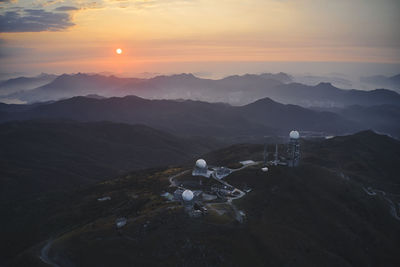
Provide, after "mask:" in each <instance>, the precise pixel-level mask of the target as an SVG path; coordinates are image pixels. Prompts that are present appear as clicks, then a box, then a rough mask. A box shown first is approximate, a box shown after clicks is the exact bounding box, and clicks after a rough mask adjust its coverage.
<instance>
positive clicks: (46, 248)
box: [39, 239, 60, 267]
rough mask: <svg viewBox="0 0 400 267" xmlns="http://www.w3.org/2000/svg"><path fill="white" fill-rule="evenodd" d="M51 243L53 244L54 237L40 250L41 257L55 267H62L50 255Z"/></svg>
mask: <svg viewBox="0 0 400 267" xmlns="http://www.w3.org/2000/svg"><path fill="white" fill-rule="evenodd" d="M51 245H53V239H49V241H47V243H46V244H45V245H44V247H43V248H42V250H41V251H40V257H39V258H40V259H41V260H42V261H43V262H44V263H46V264H48V265H51V266H53V267H60V265H58V264H57V263H55V262H54V261H53V260H52V259H51V258H50V257H49V251H50V248H51Z"/></svg>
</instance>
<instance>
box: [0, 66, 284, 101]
mask: <svg viewBox="0 0 400 267" xmlns="http://www.w3.org/2000/svg"><path fill="white" fill-rule="evenodd" d="M290 79H291V78H290V77H289V76H288V75H287V74H284V73H278V74H268V73H266V74H260V75H250V74H246V75H243V76H238V75H235V76H229V77H226V78H224V79H220V80H210V79H201V78H197V77H195V76H194V75H192V74H185V73H183V74H178V75H171V76H157V77H154V78H149V79H137V78H118V77H115V76H102V75H97V74H82V73H78V74H73V75H68V74H63V75H61V76H59V77H58V78H57V79H55V80H54V81H53V82H51V83H49V84H46V85H44V86H41V87H38V88H36V89H35V90H33V91H25V92H17V93H15V94H11V95H8V96H7V97H8V98H16V99H20V100H23V101H28V102H37V101H48V100H58V99H62V98H70V97H73V96H82V95H88V94H98V95H102V96H106V97H111V96H126V95H133V94H134V95H138V96H141V97H145V98H157V99H180V98H183V99H192V100H203V101H209V102H229V103H233V104H243V103H249V102H252V101H254V100H256V99H259V98H260V97H265V96H266V95H265V93H264V92H265V90H267V89H268V88H272V87H274V86H276V85H280V84H282V83H283V82H288V81H290Z"/></svg>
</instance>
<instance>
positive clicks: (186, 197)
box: [182, 190, 193, 201]
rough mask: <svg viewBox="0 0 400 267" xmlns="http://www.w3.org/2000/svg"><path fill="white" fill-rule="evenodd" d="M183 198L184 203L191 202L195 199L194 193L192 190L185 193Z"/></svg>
mask: <svg viewBox="0 0 400 267" xmlns="http://www.w3.org/2000/svg"><path fill="white" fill-rule="evenodd" d="M182 198H183V200H184V201H191V200H192V199H193V192H192V191H191V190H185V191H183V193H182Z"/></svg>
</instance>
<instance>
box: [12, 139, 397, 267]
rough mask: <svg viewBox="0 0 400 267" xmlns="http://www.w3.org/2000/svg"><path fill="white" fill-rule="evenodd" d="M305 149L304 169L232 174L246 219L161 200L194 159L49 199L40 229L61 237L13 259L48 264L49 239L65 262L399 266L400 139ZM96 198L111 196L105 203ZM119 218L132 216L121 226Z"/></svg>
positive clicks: (221, 158) (233, 155)
mask: <svg viewBox="0 0 400 267" xmlns="http://www.w3.org/2000/svg"><path fill="white" fill-rule="evenodd" d="M301 147H302V151H303V156H302V157H303V159H302V164H301V166H299V167H298V168H287V167H284V166H276V167H274V166H271V167H270V171H269V172H268V173H264V172H261V170H260V166H257V165H255V166H253V167H248V168H246V169H244V170H242V171H238V172H235V173H233V174H231V175H230V176H228V177H227V178H225V180H226V181H228V182H229V183H230V184H232V185H234V186H236V187H238V188H243V187H250V188H252V191H251V192H249V193H247V194H246V195H245V196H244V197H242V198H240V199H238V200H234V201H233V205H235V206H236V207H237V209H240V210H243V211H244V212H245V213H246V220H245V221H244V222H242V223H239V222H238V221H236V220H235V219H233V218H232V217H231V215H230V213H229V212H228V213H225V214H223V215H218V214H216V213H214V212H211V210H210V212H209V214H207V215H204V216H203V217H199V218H192V217H189V216H187V215H186V213H185V212H184V211H183V209H182V208H181V206H180V204H179V203H176V202H166V201H165V199H164V198H162V197H160V193H161V192H163V191H165V190H169V189H168V188H169V180H168V177H170V176H171V175H173V174H176V173H179V172H180V171H182V170H184V169H185V168H190V167H189V166H188V167H182V168H173V169H170V168H165V169H156V170H147V171H146V170H144V171H141V172H134V173H131V174H129V175H126V176H121V177H119V178H118V179H115V180H112V181H108V182H103V183H101V184H98V185H96V186H91V187H88V188H85V189H80V190H77V191H76V192H74V193H71V194H70V195H69V196H62V197H59V202H58V205H59V206H58V207H59V211H55V210H52V208H51V205H50V210H52V211H51V212H49V214H51V215H50V217H49V218H48V219H45V220H44V221H43V224H44V225H43V227H45V225H49V221H51V222H54V223H53V224H52V227H51V229H48V230H47V235H48V236H49V235H51V236H52V237H53V238H54V240H53V241H51V239H50V243H46V242H43V243H38V245H37V246H32V247H31V248H29V249H26V250H25V252H23V253H20V254H19V256H18V257H15V258H14V259H13V261H12V263H13V264H14V265H16V266H26V264H29V265H30V266H44V265H43V263H42V262H41V261H40V259H39V258H38V255H40V251H42V252H43V250H42V248H44V247H45V245H46V244H49V247H48V250H46V253H45V254H46V255H47V256H48V257H49V259H50V260H51V261H52V262H53V263H56V264H59V265H61V266H75V265H77V266H88V265H97V266H99V265H104V266H110V265H112V266H132V265H139V266H143V265H151V266H187V265H191V266H243V265H252V266H264V265H265V264H268V265H273V266H283V265H295V266H377V265H380V263H382V262H384V263H385V266H398V264H399V263H400V258H399V255H398V253H397V251H398V248H399V247H400V239H399V236H400V221H399V219H397V217H398V214H399V212H400V211H399V210H398V208H395V209H396V210H395V211H393V210H391V208H392V204H393V203H396V202H398V201H400V199H399V198H398V195H399V194H400V191H399V190H400V187H399V181H398V179H397V177H396V176H395V174H397V173H398V172H399V171H400V169H399V166H398V164H393V163H396V162H398V161H399V160H400V155H399V151H400V143H399V142H398V141H396V140H393V139H391V138H388V137H387V136H383V135H377V134H375V133H373V132H362V133H359V134H356V135H352V136H343V137H335V138H333V139H329V140H324V139H319V140H318V139H314V140H302V143H301ZM382 148H384V149H382ZM262 151H263V146H262V145H258V146H257V145H250V146H248V145H235V146H232V147H229V148H225V149H222V150H218V151H215V152H211V153H209V154H207V155H205V156H204V158H205V159H206V160H207V162H209V163H210V164H216V165H218V164H221V163H223V164H237V161H238V160H245V159H253V160H260V159H261V158H262ZM363 166H367V168H366V169H364V168H363ZM389 166H390V168H387V167H389ZM372 180H373V184H372V183H371V181H372ZM389 181H391V183H392V184H391V186H388V185H387V183H388V182H389ZM379 190H382V191H379ZM383 191H385V194H383V193H379V192H383ZM371 192H376V193H375V194H372V193H371ZM99 196H111V198H112V199H111V200H110V201H109V202H106V203H101V202H98V201H96V198H98V197H99ZM66 205H68V206H69V207H70V209H65V208H62V207H64V206H66ZM220 205H223V204H220ZM38 208H39V207H38ZM210 209H211V208H210ZM45 214H47V213H46V212H45V213H44V215H45ZM121 216H125V217H127V218H128V222H127V225H126V226H124V227H123V228H122V229H120V230H117V229H116V228H115V219H116V218H118V217H121ZM396 216H397V217H396ZM67 218H68V219H67ZM41 220H43V218H42V219H41ZM55 222H57V223H55ZM57 229H58V230H57ZM61 229H62V230H61ZM45 236H46V231H43V232H42V238H44V237H45Z"/></svg>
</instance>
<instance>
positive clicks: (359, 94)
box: [269, 83, 400, 107]
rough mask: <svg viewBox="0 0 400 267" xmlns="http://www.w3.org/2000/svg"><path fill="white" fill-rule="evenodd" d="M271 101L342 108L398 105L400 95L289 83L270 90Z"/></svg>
mask: <svg viewBox="0 0 400 267" xmlns="http://www.w3.org/2000/svg"><path fill="white" fill-rule="evenodd" d="M269 95H270V97H271V98H272V99H274V100H276V101H278V102H282V103H290V104H296V105H300V106H305V107H344V106H349V105H363V106H372V105H381V104H392V105H400V95H399V94H398V93H396V92H394V91H390V90H386V89H376V90H372V91H362V90H354V89H353V90H344V89H339V88H337V87H334V86H333V85H332V84H330V83H320V84H318V85H316V86H308V85H303V84H299V83H291V84H284V85H280V86H277V87H276V88H274V89H272V90H270V92H269Z"/></svg>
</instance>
